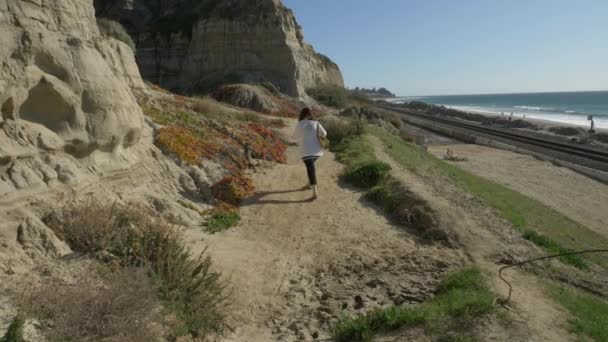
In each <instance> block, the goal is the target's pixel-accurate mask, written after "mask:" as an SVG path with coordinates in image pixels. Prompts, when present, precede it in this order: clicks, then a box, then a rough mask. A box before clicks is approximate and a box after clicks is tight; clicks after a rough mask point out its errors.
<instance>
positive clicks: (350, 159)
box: [332, 135, 391, 189]
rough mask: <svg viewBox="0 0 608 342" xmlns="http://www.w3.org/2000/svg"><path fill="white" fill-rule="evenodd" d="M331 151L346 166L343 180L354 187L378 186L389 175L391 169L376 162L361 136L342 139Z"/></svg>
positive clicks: (371, 147) (372, 152) (369, 144)
mask: <svg viewBox="0 0 608 342" xmlns="http://www.w3.org/2000/svg"><path fill="white" fill-rule="evenodd" d="M332 150H333V151H334V152H335V153H336V156H337V158H338V161H340V162H341V163H343V164H344V165H346V169H345V170H344V174H343V177H344V180H345V181H346V182H348V183H350V184H353V185H355V186H358V187H361V188H364V189H368V188H371V187H374V186H376V185H378V184H380V183H381V182H382V181H383V180H384V179H385V178H386V176H387V175H388V174H389V172H390V169H391V167H390V166H389V165H388V164H386V163H384V162H381V161H378V160H376V157H375V155H374V148H373V146H372V145H371V143H370V142H369V140H368V139H367V138H366V137H365V136H363V135H356V136H351V137H347V138H345V139H343V140H342V141H341V142H340V143H338V144H337V145H334V146H333V148H332Z"/></svg>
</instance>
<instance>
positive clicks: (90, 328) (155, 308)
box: [26, 268, 162, 342]
mask: <svg viewBox="0 0 608 342" xmlns="http://www.w3.org/2000/svg"><path fill="white" fill-rule="evenodd" d="M82 278H83V279H82V280H81V281H79V282H78V283H77V284H74V285H65V284H61V285H59V284H56V285H49V284H45V285H44V286H40V287H38V288H37V289H35V290H34V291H33V293H32V294H31V295H30V296H29V297H30V298H28V302H29V303H28V304H27V307H26V309H27V310H28V311H29V312H28V314H29V315H32V316H34V317H36V318H38V319H40V320H44V321H48V322H49V323H50V324H49V327H48V331H45V335H47V337H49V339H50V340H51V341H83V342H85V341H133V342H137V341H141V342H147V341H155V340H159V338H158V337H159V335H161V334H162V332H161V331H159V329H158V327H159V326H160V322H161V318H160V314H159V302H158V300H157V299H156V295H155V291H154V288H153V287H152V286H151V282H150V279H149V278H148V276H147V275H146V272H145V271H144V270H143V269H141V268H137V269H130V268H128V269H124V270H121V271H119V272H116V273H114V274H112V275H111V276H110V277H109V279H107V280H106V281H105V282H104V283H103V284H96V283H94V282H93V281H90V280H87V279H88V278H86V277H82Z"/></svg>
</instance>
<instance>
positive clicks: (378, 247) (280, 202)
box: [188, 147, 465, 341]
mask: <svg viewBox="0 0 608 342" xmlns="http://www.w3.org/2000/svg"><path fill="white" fill-rule="evenodd" d="M288 154H289V162H288V164H287V165H279V166H276V167H274V168H272V169H267V170H264V171H263V172H262V173H258V174H255V175H254V179H255V184H256V187H257V189H258V192H257V193H256V195H254V196H253V197H252V198H250V199H248V200H247V201H246V202H245V203H244V206H243V208H242V211H241V214H242V217H243V220H242V222H241V224H240V225H239V226H238V227H235V228H233V229H231V230H229V231H227V232H223V233H220V234H216V235H212V236H207V235H205V234H204V233H202V232H201V231H197V230H191V231H189V233H188V234H189V237H190V238H191V240H192V242H193V245H194V246H195V249H198V250H201V249H202V248H204V247H203V246H204V245H207V244H208V245H209V248H210V252H211V254H212V256H213V258H214V261H215V263H216V264H217V265H218V267H219V268H220V270H222V272H223V273H224V274H227V275H228V276H229V277H230V281H231V283H232V284H234V287H235V289H236V293H235V296H236V305H235V308H234V309H235V311H236V314H237V317H238V323H237V324H236V328H237V331H236V333H235V334H233V335H232V336H230V337H229V338H228V340H230V341H275V340H280V341H295V340H312V338H313V336H317V334H318V336H319V338H327V337H328V335H327V329H328V322H330V321H332V320H335V319H337V318H338V317H339V316H342V315H343V314H354V313H356V312H361V311H362V310H366V309H369V308H373V307H377V306H380V305H388V304H394V303H406V302H411V303H416V302H421V301H423V300H424V299H426V298H428V296H430V295H431V292H432V290H433V288H434V286H435V285H437V283H438V282H439V281H440V280H441V279H442V277H443V276H444V275H445V273H446V272H448V271H450V270H452V269H454V268H456V267H458V266H460V265H462V264H463V260H464V259H465V257H464V256H463V255H462V253H461V252H460V251H458V250H453V249H448V248H445V247H440V246H428V245H421V244H420V243H418V242H417V241H416V240H415V238H414V237H413V236H410V235H408V234H407V233H404V232H403V231H402V230H401V229H399V228H395V227H394V226H392V225H391V224H390V223H389V222H388V221H387V220H386V218H384V217H383V216H382V215H379V214H378V213H377V211H376V210H375V209H374V208H371V207H369V206H367V205H365V204H363V203H362V202H361V196H362V195H361V193H360V192H358V191H355V190H351V189H348V188H345V187H342V186H340V185H339V182H338V175H339V173H340V171H341V169H342V166H341V165H340V164H339V163H337V162H336V161H335V160H334V156H333V155H332V154H331V153H327V154H326V155H325V156H324V157H323V158H321V159H320V161H319V162H318V168H319V171H318V172H319V177H320V193H321V197H320V199H318V200H317V201H311V200H310V197H311V193H310V191H302V190H301V188H302V186H303V185H304V184H306V174H305V169H304V166H303V165H302V163H301V162H300V161H299V160H298V156H297V150H296V148H295V147H291V148H290V149H289V150H288ZM201 240H204V242H201ZM358 296H359V297H360V300H359V298H356V297H358ZM357 303H359V304H357Z"/></svg>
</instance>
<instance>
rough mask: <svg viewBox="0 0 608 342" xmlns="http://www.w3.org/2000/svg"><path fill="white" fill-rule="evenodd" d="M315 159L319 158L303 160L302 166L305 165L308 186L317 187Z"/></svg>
mask: <svg viewBox="0 0 608 342" xmlns="http://www.w3.org/2000/svg"><path fill="white" fill-rule="evenodd" d="M317 159H319V157H306V158H304V165H306V172H307V173H308V181H310V185H317V170H316V169H315V162H316V161H317Z"/></svg>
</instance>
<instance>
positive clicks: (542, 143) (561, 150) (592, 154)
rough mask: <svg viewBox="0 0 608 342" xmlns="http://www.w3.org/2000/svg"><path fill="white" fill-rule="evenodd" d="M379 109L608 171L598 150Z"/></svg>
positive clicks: (607, 162)
mask: <svg viewBox="0 0 608 342" xmlns="http://www.w3.org/2000/svg"><path fill="white" fill-rule="evenodd" d="M380 107H381V108H383V109H386V110H390V111H393V112H397V113H401V114H405V115H408V116H412V117H415V118H419V119H423V120H426V121H431V122H435V123H440V124H443V125H446V126H451V127H457V128H461V129H464V130H465V131H469V132H474V133H481V134H482V135H486V136H492V137H495V138H501V139H502V140H503V141H504V140H508V141H513V142H518V143H521V144H525V145H526V146H533V147H537V148H540V149H542V150H544V151H552V152H557V154H556V155H555V156H556V157H557V158H558V159H562V160H565V161H570V162H572V160H568V159H570V158H567V157H565V156H572V157H575V158H576V159H577V160H578V161H581V160H580V159H581V158H582V159H583V161H584V160H587V161H590V163H591V164H592V165H589V164H590V163H586V162H577V164H581V165H586V166H589V167H592V168H596V169H599V170H602V171H608V152H607V151H600V150H597V149H592V148H588V147H585V146H577V145H575V144H569V143H566V142H558V141H553V140H549V139H542V138H540V137H535V136H531V135H527V134H525V133H519V132H512V131H507V130H505V129H498V128H493V127H487V126H482V125H480V124H475V123H467V122H463V121H461V120H457V119H449V118H442V117H437V116H433V115H428V114H421V113H417V112H413V111H410V110H404V109H400V108H393V107H389V106H380ZM524 148H525V147H524ZM564 157H565V158H564Z"/></svg>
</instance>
